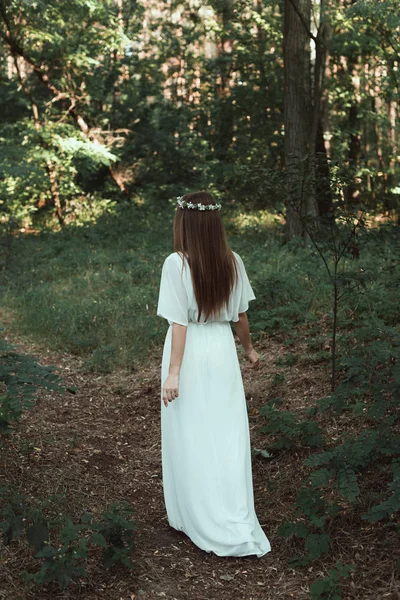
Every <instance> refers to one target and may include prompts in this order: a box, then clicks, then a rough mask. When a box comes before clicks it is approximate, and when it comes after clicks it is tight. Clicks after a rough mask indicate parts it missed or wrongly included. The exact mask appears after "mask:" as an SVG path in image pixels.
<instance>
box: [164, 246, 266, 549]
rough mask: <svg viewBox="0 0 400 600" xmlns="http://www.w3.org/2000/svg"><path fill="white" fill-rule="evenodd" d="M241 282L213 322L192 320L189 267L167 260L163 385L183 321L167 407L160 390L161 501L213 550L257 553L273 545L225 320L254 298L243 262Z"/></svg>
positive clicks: (180, 525)
mask: <svg viewBox="0 0 400 600" xmlns="http://www.w3.org/2000/svg"><path fill="white" fill-rule="evenodd" d="M234 255H235V258H236V260H237V262H238V266H239V274H240V277H239V281H238V284H237V285H236V286H235V288H234V290H233V291H232V293H231V297H230V300H229V306H228V308H227V309H226V310H224V311H223V312H222V313H221V314H220V316H219V317H218V320H209V321H208V322H207V323H205V322H204V318H203V317H204V315H202V318H201V323H196V321H197V316H198V307H197V302H196V299H195V295H194V290H193V285H192V279H191V274H190V268H189V265H188V264H187V261H185V262H184V266H183V260H182V257H181V255H180V254H178V253H177V252H173V253H172V254H170V255H169V256H167V258H166V259H165V262H164V264H163V268H162V274H161V283H160V291H159V299H158V306H157V315H159V316H160V317H164V318H165V319H167V320H168V323H169V328H168V331H167V334H166V337H165V343H164V350H163V357H162V366H161V388H162V384H163V383H164V381H165V379H166V378H167V376H168V370H169V362H170V356H171V338H172V335H171V334H172V323H179V324H181V325H186V326H187V332H186V345H185V351H184V355H183V360H182V365H181V371H180V381H179V396H178V398H176V399H174V400H172V401H171V402H169V403H168V406H167V407H166V406H165V405H164V403H163V400H162V389H161V448H162V477H163V492H164V500H165V506H166V510H167V516H168V522H169V524H170V525H171V527H173V528H175V529H177V530H180V531H183V532H184V533H185V534H186V535H187V536H188V537H189V538H190V539H191V540H192V542H193V543H194V544H195V545H196V546H198V547H199V548H201V549H202V550H205V551H206V552H214V553H215V554H217V555H218V556H246V555H250V554H255V555H257V556H258V557H259V558H261V556H264V555H265V554H267V553H268V552H270V551H271V545H270V542H269V540H268V538H267V537H266V535H265V533H264V531H263V530H262V528H261V526H260V523H259V521H258V518H257V516H256V513H255V510H254V496H253V480H252V466H251V449H250V434H249V422H248V415H247V407H246V399H245V394H244V388H243V380H242V374H241V371H240V365H239V360H238V356H237V351H236V345H235V341H234V336H233V332H232V328H231V325H230V321H238V319H239V317H238V313H240V312H244V311H246V310H247V309H248V306H249V301H250V300H253V299H255V295H254V292H253V289H252V287H251V285H250V282H249V279H248V276H247V273H246V270H245V267H244V264H243V261H242V259H241V257H240V256H239V255H238V254H237V253H236V252H234Z"/></svg>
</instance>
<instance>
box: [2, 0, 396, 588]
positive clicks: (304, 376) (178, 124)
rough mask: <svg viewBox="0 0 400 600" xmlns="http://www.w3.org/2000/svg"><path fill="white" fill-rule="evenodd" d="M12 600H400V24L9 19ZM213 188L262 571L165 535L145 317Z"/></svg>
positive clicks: (51, 14)
mask: <svg viewBox="0 0 400 600" xmlns="http://www.w3.org/2000/svg"><path fill="white" fill-rule="evenodd" d="M0 77H1V85H0V102H1V111H0V140H1V145H0V325H1V328H0V334H1V335H0V457H1V463H2V466H1V472H2V477H1V481H0V532H1V542H0V564H1V571H2V577H1V580H0V596H1V597H4V598H12V599H13V600H14V599H15V600H17V599H18V600H25V599H26V600H47V599H50V598H51V599H52V600H53V599H54V598H60V599H61V598H62V599H68V600H69V599H75V598H82V599H84V600H95V599H98V598H103V599H105V600H119V599H122V598H123V599H124V600H125V599H126V600H131V599H133V598H138V599H139V598H140V599H141V600H155V599H156V598H167V599H168V600H184V599H186V598H193V599H194V600H228V599H229V600H231V599H232V598H237V599H238V600H287V599H292V598H293V599H294V600H369V599H372V598H374V600H375V599H379V600H380V599H382V600H383V599H389V600H390V599H393V600H394V599H397V598H398V597H399V594H400V583H399V580H400V578H399V572H400V554H399V548H400V544H399V533H400V525H399V511H400V418H399V417H400V414H399V400H400V358H399V357H400V353H399V350H400V268H399V267H400V115H399V110H400V107H399V97H400V94H399V92H400V1H399V0H279V1H274V0H205V1H204V2H201V1H200V0H69V1H68V2H60V1H59V0H0ZM197 190H207V191H208V192H210V193H211V194H212V195H213V197H214V198H215V200H216V202H220V203H221V205H222V210H221V216H222V219H223V222H224V226H225V230H226V233H227V237H228V242H229V246H230V247H231V248H232V249H233V250H235V251H236V252H238V253H239V254H240V255H241V257H242V258H243V261H244V263H245V265H246V269H247V272H248V274H249V278H250V281H251V285H252V287H253V289H254V291H255V295H256V299H255V300H254V301H253V302H251V305H250V308H249V310H248V318H249V323H250V330H251V335H252V340H253V344H254V347H255V348H256V350H257V351H258V352H259V353H260V368H259V369H258V370H257V371H254V370H252V369H250V368H249V366H248V364H247V363H246V360H245V356H244V353H243V350H242V348H241V347H240V345H239V343H238V340H237V339H235V342H236V344H237V350H238V355H239V361H240V365H241V370H242V375H243V381H244V387H245V391H246V403H247V411H248V418H249V424H250V436H251V449H252V466H253V481H254V496H255V506H256V510H257V514H258V515H259V519H260V523H261V525H262V526H263V528H264V530H265V532H266V533H267V534H268V537H269V538H270V539H271V545H272V552H271V553H270V554H268V555H267V556H266V557H264V558H262V559H261V560H258V559H257V558H255V557H251V558H250V557H243V558H236V559H233V558H229V559H228V560H227V559H226V558H222V557H218V556H216V555H208V554H207V555H206V554H205V553H203V552H202V551H201V550H199V549H198V548H196V547H195V546H194V545H193V544H192V543H191V542H190V540H189V539H188V538H186V537H185V536H184V535H181V532H177V531H174V530H173V529H171V528H170V527H169V526H168V522H167V518H166V514H165V507H164V504H163V491H162V476H161V455H160V364H161V356H162V345H163V341H164V338H165V334H166V330H167V323H166V322H165V321H164V320H162V319H160V318H159V317H158V316H157V315H156V305H157V297H158V291H159V284H160V275H161V267H162V264H163V261H164V259H165V257H166V256H167V255H168V254H169V253H171V252H173V249H174V248H173V228H172V226H173V219H174V215H175V210H176V198H177V197H179V196H182V195H183V194H185V193H188V192H193V191H197Z"/></svg>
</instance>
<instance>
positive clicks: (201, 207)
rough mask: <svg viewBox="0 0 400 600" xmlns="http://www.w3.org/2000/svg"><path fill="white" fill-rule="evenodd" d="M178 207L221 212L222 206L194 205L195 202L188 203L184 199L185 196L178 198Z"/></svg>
mask: <svg viewBox="0 0 400 600" xmlns="http://www.w3.org/2000/svg"><path fill="white" fill-rule="evenodd" d="M176 201H177V203H178V206H180V207H181V208H185V207H186V208H198V209H199V210H221V206H222V205H221V204H201V203H200V202H198V203H197V204H193V202H187V201H186V200H184V199H183V196H178V197H177V199H176Z"/></svg>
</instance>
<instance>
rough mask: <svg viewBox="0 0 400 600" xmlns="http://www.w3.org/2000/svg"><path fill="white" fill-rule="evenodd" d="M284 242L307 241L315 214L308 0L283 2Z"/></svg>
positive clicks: (309, 0) (309, 1)
mask: <svg viewBox="0 0 400 600" xmlns="http://www.w3.org/2000/svg"><path fill="white" fill-rule="evenodd" d="M284 10H285V15H284V66H285V98H284V124H285V166H286V194H287V210H286V232H285V237H286V239H291V238H292V237H293V236H295V235H297V236H301V237H302V238H303V239H305V240H307V239H308V234H307V232H306V228H305V223H304V220H305V218H306V219H307V218H309V217H311V218H312V219H314V220H315V218H316V217H317V214H318V210H317V205H316V202H315V196H314V190H313V185H312V181H311V177H310V175H311V171H310V160H309V159H310V132H311V125H312V101H311V78H310V37H311V33H310V16H311V0H285V4H284Z"/></svg>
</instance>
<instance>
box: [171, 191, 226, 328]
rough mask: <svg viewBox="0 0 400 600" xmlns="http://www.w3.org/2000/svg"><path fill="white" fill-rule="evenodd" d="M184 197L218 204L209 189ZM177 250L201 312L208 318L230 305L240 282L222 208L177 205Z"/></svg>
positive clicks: (175, 229) (188, 199)
mask: <svg viewBox="0 0 400 600" xmlns="http://www.w3.org/2000/svg"><path fill="white" fill-rule="evenodd" d="M183 199H184V200H186V202H192V203H194V204H198V203H201V204H215V200H214V198H213V197H212V195H211V194H209V193H208V192H203V191H200V192H192V193H191V194H185V195H184V196H183ZM174 250H175V252H180V253H182V254H183V258H184V259H186V260H187V261H188V264H189V267H190V270H191V274H192V282H193V289H194V294H195V298H196V302H197V306H198V308H199V315H198V321H200V315H201V314H202V313H204V314H205V320H207V319H208V318H209V317H210V316H216V315H217V314H218V313H219V312H220V310H221V309H222V308H223V307H224V305H225V306H227V305H228V302H229V296H230V293H231V290H232V288H233V286H234V284H235V282H236V281H237V278H238V272H237V265H236V259H235V256H234V254H233V252H232V250H231V249H230V248H229V246H228V242H227V239H226V233H225V229H224V225H223V223H222V219H221V214H220V211H219V210H209V209H206V210H199V209H197V208H194V209H193V208H187V207H184V208H181V207H180V206H177V208H176V213H175V220H174Z"/></svg>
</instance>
